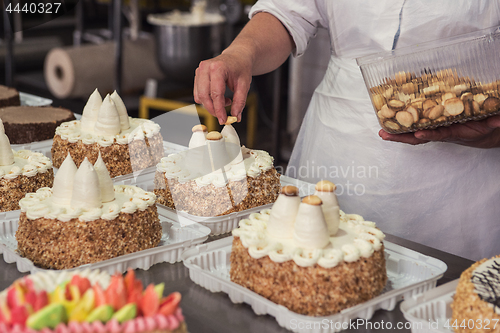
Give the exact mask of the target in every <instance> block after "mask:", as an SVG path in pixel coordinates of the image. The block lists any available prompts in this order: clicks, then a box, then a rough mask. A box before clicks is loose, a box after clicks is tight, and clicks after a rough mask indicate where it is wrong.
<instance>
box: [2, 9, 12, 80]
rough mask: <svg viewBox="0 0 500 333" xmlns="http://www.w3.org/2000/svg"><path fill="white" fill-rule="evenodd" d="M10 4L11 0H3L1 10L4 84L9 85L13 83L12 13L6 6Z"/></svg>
mask: <svg viewBox="0 0 500 333" xmlns="http://www.w3.org/2000/svg"><path fill="white" fill-rule="evenodd" d="M10 4H11V0H4V6H5V7H4V11H3V28H4V41H5V47H6V52H5V85H7V86H9V87H11V86H12V85H13V83H14V57H13V41H12V27H11V25H10V22H11V20H12V15H9V13H8V12H7V10H6V8H8V6H9V5H10Z"/></svg>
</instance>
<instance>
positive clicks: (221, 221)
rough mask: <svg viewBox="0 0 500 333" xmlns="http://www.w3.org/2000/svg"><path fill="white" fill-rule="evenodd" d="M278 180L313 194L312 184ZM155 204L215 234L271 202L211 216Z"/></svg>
mask: <svg viewBox="0 0 500 333" xmlns="http://www.w3.org/2000/svg"><path fill="white" fill-rule="evenodd" d="M280 182H281V186H285V185H294V186H297V187H298V188H299V195H300V196H301V197H305V196H307V195H311V194H314V187H315V185H314V184H310V183H306V182H303V181H300V180H297V179H293V178H290V177H287V176H280ZM147 191H151V189H147ZM157 206H158V211H159V212H160V211H161V213H162V214H163V215H165V216H167V217H169V218H170V219H172V220H174V221H178V222H179V223H180V224H181V225H188V224H191V223H199V224H202V225H204V226H206V227H208V228H210V230H212V233H211V235H213V236H216V235H220V234H225V233H227V232H230V231H232V230H233V229H234V228H237V227H238V223H239V222H240V221H241V220H243V219H246V218H248V217H249V216H250V214H252V213H258V212H260V211H261V210H264V209H267V208H271V207H272V206H273V204H272V203H271V204H267V205H264V206H259V207H255V208H250V209H246V210H243V211H241V212H234V213H231V214H227V215H222V216H213V217H205V216H196V215H191V214H188V213H186V212H183V211H176V210H175V209H172V208H169V207H166V206H164V205H160V204H157Z"/></svg>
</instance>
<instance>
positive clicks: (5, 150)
mask: <svg viewBox="0 0 500 333" xmlns="http://www.w3.org/2000/svg"><path fill="white" fill-rule="evenodd" d="M0 124H1V125H0V165H12V164H14V153H13V152H12V148H11V147H10V141H9V138H8V137H7V135H5V128H4V127H3V122H2V120H1V119H0Z"/></svg>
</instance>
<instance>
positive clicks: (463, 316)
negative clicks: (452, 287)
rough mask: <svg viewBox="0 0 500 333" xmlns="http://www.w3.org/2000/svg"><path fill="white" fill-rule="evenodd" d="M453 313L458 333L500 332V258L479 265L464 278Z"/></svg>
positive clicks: (482, 261)
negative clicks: (471, 323) (498, 325)
mask: <svg viewBox="0 0 500 333" xmlns="http://www.w3.org/2000/svg"><path fill="white" fill-rule="evenodd" d="M451 309H452V316H451V321H450V323H449V325H450V327H452V328H453V330H454V331H455V332H460V333H461V332H474V333H483V332H498V331H499V328H498V327H496V328H495V327H494V326H495V324H496V323H498V321H499V320H500V255H498V256H495V257H493V258H490V259H486V258H485V259H482V260H480V261H477V262H475V263H474V264H473V265H472V266H471V267H469V268H468V269H466V270H465V271H464V272H463V273H462V274H461V275H460V280H459V281H458V285H457V288H456V292H455V295H454V296H453V302H452V303H451ZM469 320H472V322H473V323H474V324H473V325H470V323H469ZM490 323H491V324H490ZM480 324H482V325H480Z"/></svg>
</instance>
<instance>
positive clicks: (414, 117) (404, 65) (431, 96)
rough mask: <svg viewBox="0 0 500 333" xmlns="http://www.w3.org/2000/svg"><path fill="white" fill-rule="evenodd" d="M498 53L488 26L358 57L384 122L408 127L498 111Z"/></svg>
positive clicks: (393, 129)
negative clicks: (475, 30)
mask: <svg viewBox="0 0 500 333" xmlns="http://www.w3.org/2000/svg"><path fill="white" fill-rule="evenodd" d="M499 53H500V31H499V29H497V28H489V29H484V30H480V31H477V32H474V33H469V34H464V35H460V36H456V37H453V38H449V39H444V40H438V41H432V42H428V43H423V44H418V45H414V46H410V47H405V48H401V49H397V50H393V51H390V52H383V53H378V54H374V55H370V56H366V57H362V58H358V59H357V62H358V65H359V66H360V68H361V72H362V74H363V78H364V80H365V83H366V86H367V88H368V92H369V94H370V98H371V101H372V104H373V107H374V109H375V112H376V116H377V117H378V120H379V123H380V125H381V126H382V128H383V129H384V130H385V131H387V132H389V133H407V132H415V131H417V130H420V129H434V128H437V127H440V126H448V125H451V124H454V123H463V122H466V121H470V120H480V119H484V118H487V117H489V116H492V115H497V114H499V113H500V94H499V89H500V62H499V61H498V54H499Z"/></svg>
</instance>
